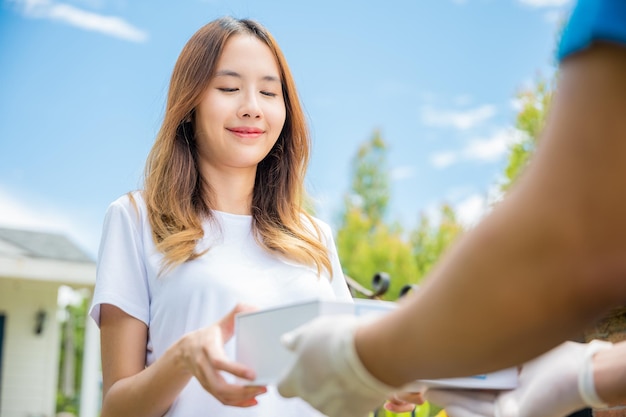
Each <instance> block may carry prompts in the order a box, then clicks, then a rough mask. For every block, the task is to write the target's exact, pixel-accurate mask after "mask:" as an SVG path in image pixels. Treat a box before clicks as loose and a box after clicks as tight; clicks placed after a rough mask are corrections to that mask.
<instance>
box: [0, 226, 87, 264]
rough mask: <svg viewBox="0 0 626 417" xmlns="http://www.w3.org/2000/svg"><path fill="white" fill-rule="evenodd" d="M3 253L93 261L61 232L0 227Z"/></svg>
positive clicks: (61, 259) (0, 254)
mask: <svg viewBox="0 0 626 417" xmlns="http://www.w3.org/2000/svg"><path fill="white" fill-rule="evenodd" d="M3 255H4V256H7V255H9V256H16V255H18V256H26V257H29V258H42V259H53V260H59V261H69V262H85V263H93V262H94V260H93V259H92V258H91V257H90V256H89V255H87V254H86V253H85V252H84V251H83V250H82V249H80V248H79V247H78V246H76V245H75V244H74V243H72V241H70V240H69V239H68V238H67V237H65V236H63V235H61V234H58V233H50V232H37V231H31V230H20V229H8V228H2V227H0V256H3Z"/></svg>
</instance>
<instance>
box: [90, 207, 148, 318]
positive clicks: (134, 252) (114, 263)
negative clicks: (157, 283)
mask: <svg viewBox="0 0 626 417" xmlns="http://www.w3.org/2000/svg"><path fill="white" fill-rule="evenodd" d="M141 224H142V223H141V215H140V214H139V209H138V208H137V207H135V205H134V204H132V203H131V202H130V199H129V198H128V197H127V196H125V197H122V198H120V199H118V200H117V201H115V202H113V203H112V204H111V205H110V206H109V208H108V210H107V212H106V215H105V218H104V224H103V229H102V238H101V240H100V248H99V251H98V262H97V266H96V286H95V291H94V296H93V300H92V304H91V308H90V311H89V314H90V316H91V317H92V318H93V319H94V320H95V322H96V323H97V324H98V325H100V305H102V304H112V305H114V306H116V307H118V308H120V309H121V310H122V311H124V312H125V313H127V314H129V315H131V316H133V317H135V318H137V319H138V320H141V321H143V322H144V323H146V325H148V324H149V321H150V291H149V286H148V278H147V273H146V268H145V263H144V257H143V239H142V234H141V233H140V230H141Z"/></svg>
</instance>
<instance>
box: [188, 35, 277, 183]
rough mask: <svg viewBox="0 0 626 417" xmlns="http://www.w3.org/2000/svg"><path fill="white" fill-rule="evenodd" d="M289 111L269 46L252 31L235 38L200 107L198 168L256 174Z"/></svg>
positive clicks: (220, 61)
mask: <svg viewBox="0 0 626 417" xmlns="http://www.w3.org/2000/svg"><path fill="white" fill-rule="evenodd" d="M285 115H286V110H285V102H284V100H283V91H282V83H281V79H280V72H279V69H278V64H277V62H276V58H275V57H274V55H273V54H272V52H271V50H270V49H269V47H268V46H267V45H266V44H264V43H263V42H262V41H260V40H259V39H257V38H256V37H254V36H251V35H234V36H232V37H231V38H230V39H229V40H228V41H227V42H226V44H225V46H224V49H223V51H222V55H221V56H220V58H219V60H218V62H217V67H216V71H215V76H214V77H213V78H212V79H211V81H210V83H209V86H208V88H207V90H206V92H205V93H204V95H203V97H202V101H201V102H200V104H199V105H198V106H197V108H196V138H197V146H198V157H199V158H198V160H199V163H200V169H201V170H202V171H204V172H206V173H207V174H216V173H222V174H228V173H236V172H241V170H249V171H251V172H255V170H256V166H257V164H258V163H259V162H260V161H261V160H262V159H263V158H265V156H266V155H267V154H268V153H269V151H270V150H271V149H272V147H273V146H274V144H275V143H276V140H277V139H278V136H279V135H280V132H281V130H282V128H283V125H284V124H285Z"/></svg>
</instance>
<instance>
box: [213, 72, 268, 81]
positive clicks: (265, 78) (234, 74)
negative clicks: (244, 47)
mask: <svg viewBox="0 0 626 417" xmlns="http://www.w3.org/2000/svg"><path fill="white" fill-rule="evenodd" d="M215 77H235V78H242V76H241V74H239V73H238V72H237V71H233V70H228V69H224V70H219V71H217V72H216V73H215ZM261 79H262V80H263V81H272V82H278V83H279V82H280V78H278V77H277V76H275V75H265V76H263V77H261Z"/></svg>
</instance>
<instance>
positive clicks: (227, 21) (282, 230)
mask: <svg viewBox="0 0 626 417" xmlns="http://www.w3.org/2000/svg"><path fill="white" fill-rule="evenodd" d="M235 34H246V35H252V36H256V37H257V38H258V39H260V40H261V41H262V42H264V43H265V44H266V45H267V46H268V47H269V48H270V50H271V51H272V52H273V53H274V56H275V57H276V61H277V64H278V67H279V70H280V76H281V81H282V90H283V99H284V101H285V108H286V120H285V124H284V126H283V130H282V132H281V133H280V136H279V138H278V140H277V141H276V144H275V145H274V147H273V148H272V149H271V151H270V152H269V154H268V155H267V156H266V157H265V158H264V159H263V160H262V161H261V162H260V163H259V165H258V168H257V173H256V179H255V184H254V189H253V193H252V218H253V230H254V232H255V233H254V235H255V237H256V239H257V241H258V242H259V244H260V245H262V246H263V247H264V248H266V249H267V250H268V251H270V252H273V253H278V254H281V255H283V256H285V257H287V258H290V259H292V260H295V261H297V262H300V263H303V264H306V265H310V266H314V267H315V268H316V269H317V271H318V274H319V273H321V271H322V270H324V269H325V270H327V271H328V272H329V273H331V275H332V271H331V264H330V260H329V256H328V252H327V247H326V245H325V244H324V242H323V241H322V240H323V238H322V233H321V231H320V229H319V227H318V226H317V225H316V223H315V222H314V220H313V219H312V218H311V216H309V215H308V214H307V213H306V211H305V210H304V209H303V199H304V198H305V193H304V177H305V173H306V168H307V165H308V161H309V153H310V148H311V140H310V136H309V132H308V128H307V124H306V119H305V116H304V113H303V111H302V107H301V105H300V100H299V98H298V95H297V92H296V87H295V83H294V80H293V77H292V75H291V72H290V70H289V67H288V65H287V62H286V60H285V57H284V56H283V53H282V52H281V50H280V48H279V47H278V45H277V43H276V41H275V40H274V38H273V37H272V35H271V34H270V33H269V32H268V31H267V30H266V29H265V28H264V27H263V26H261V25H260V24H259V23H257V22H255V21H252V20H247V19H241V20H238V19H234V18H231V17H223V18H220V19H217V20H214V21H212V22H211V23H209V24H207V25H205V26H204V27H202V28H201V29H200V30H198V31H197V32H196V33H195V34H194V35H193V36H192V37H191V38H190V39H189V41H188V42H187V44H186V45H185V46H184V47H183V50H182V52H181V53H180V56H179V57H178V60H177V61H176V65H175V66H174V71H173V73H172V78H171V81H170V86H169V92H168V97H167V105H166V109H165V117H164V120H163V124H162V125H161V129H160V130H159V133H158V135H157V137H156V140H155V143H154V145H153V147H152V150H151V151H150V154H149V155H148V159H147V162H146V169H145V190H144V198H145V201H146V205H147V209H148V218H149V221H150V225H151V226H152V237H153V239H154V241H155V243H156V246H157V249H158V250H159V251H161V252H162V253H163V254H164V258H165V259H164V267H175V266H176V265H180V264H182V263H184V262H186V261H188V260H192V259H195V258H197V257H198V256H200V255H202V254H201V253H198V252H197V251H196V243H197V241H198V239H200V238H202V237H203V234H204V233H203V229H202V222H203V221H204V220H205V219H208V218H211V201H212V196H211V195H210V194H211V191H210V189H211V187H210V178H202V177H201V175H200V173H199V170H198V167H197V150H196V148H195V138H194V116H195V112H194V109H195V107H196V106H197V105H198V103H199V102H200V100H201V97H202V94H203V93H204V91H205V90H206V88H207V86H208V84H209V81H210V80H211V77H212V76H213V74H214V71H215V67H216V65H217V61H218V59H219V57H220V54H221V52H222V50H223V48H224V45H225V44H226V42H227V41H228V39H229V38H230V37H231V36H233V35H235Z"/></svg>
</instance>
